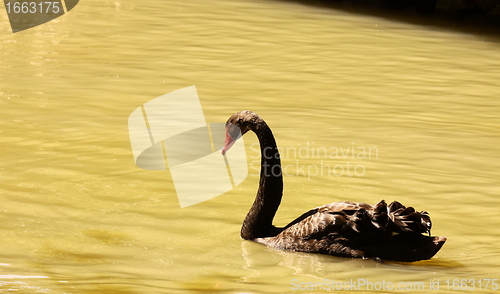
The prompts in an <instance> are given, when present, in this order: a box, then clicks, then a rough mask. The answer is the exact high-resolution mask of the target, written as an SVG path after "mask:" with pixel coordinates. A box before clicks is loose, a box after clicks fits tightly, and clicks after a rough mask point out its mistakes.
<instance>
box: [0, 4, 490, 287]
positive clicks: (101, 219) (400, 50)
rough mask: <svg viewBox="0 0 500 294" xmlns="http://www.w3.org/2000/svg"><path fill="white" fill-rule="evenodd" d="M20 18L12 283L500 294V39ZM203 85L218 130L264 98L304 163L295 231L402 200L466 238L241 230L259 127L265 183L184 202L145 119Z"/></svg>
mask: <svg viewBox="0 0 500 294" xmlns="http://www.w3.org/2000/svg"><path fill="white" fill-rule="evenodd" d="M0 19H1V21H0V23H1V25H0V28H1V31H2V33H1V34H2V38H1V41H0V46H1V50H0V52H1V56H2V57H1V58H0V67H1V68H2V70H1V71H0V81H1V84H0V85H1V88H0V148H1V154H2V156H1V157H0V158H1V164H0V177H1V178H2V185H1V186H0V199H1V203H2V205H1V213H0V235H1V236H2V242H1V245H0V248H1V250H0V252H1V253H0V291H2V292H9V291H16V292H17V293H317V292H333V291H327V290H328V289H329V288H328V287H331V280H334V281H335V282H337V281H339V282H350V281H351V280H353V281H356V282H357V281H360V283H368V282H372V283H374V284H372V286H371V287H372V288H374V289H377V287H383V288H381V290H380V291H378V292H377V293H380V292H412V291H411V290H415V289H417V290H418V289H420V290H422V289H423V290H425V291H426V292H428V291H430V292H439V293H441V292H443V293H445V292H450V293H455V292H456V291H454V287H455V289H458V288H459V287H465V288H464V289H468V290H470V291H477V293H496V292H497V291H495V290H494V289H495V283H497V282H498V280H496V281H493V280H492V281H490V283H489V284H488V285H486V283H487V279H500V276H498V272H499V267H498V264H499V263H500V256H499V249H498V247H497V244H498V243H499V242H500V238H499V233H500V231H499V228H500V221H499V217H498V216H499V213H498V209H497V207H498V205H499V204H500V200H498V197H499V196H500V195H499V194H500V189H499V187H498V176H497V173H498V172H497V171H498V170H499V167H500V164H499V160H498V159H499V156H500V148H499V135H498V127H499V126H500V119H499V117H498V113H499V112H500V102H499V101H498V97H497V95H498V93H499V92H500V86H498V80H499V78H500V61H499V60H498V58H497V56H498V49H499V43H498V39H497V38H496V37H494V36H493V37H492V36H486V35H482V34H468V33H463V32H460V31H456V30H452V29H449V28H445V27H439V26H432V25H423V24H418V23H411V22H400V21H397V20H394V19H391V18H383V17H378V16H374V15H367V14H364V15H359V14H355V13H350V12H347V11H340V10H335V9H330V8H326V7H318V6H307V5H301V4H299V3H294V2H286V1H252V0H244V1H231V0H220V1H216V2H213V1H212V2H210V3H209V2H207V3H205V2H203V1H189V2H187V1H168V2H161V3H160V2H158V1H140V2H138V1H135V2H133V1H114V2H112V1H109V2H102V1H101V2H99V1H83V2H80V3H79V4H78V6H77V7H76V8H75V9H73V10H72V11H71V12H70V13H69V14H67V15H65V16H63V17H60V18H58V19H57V20H55V21H53V22H50V23H47V24H45V25H42V26H39V27H36V28H33V29H30V30H27V31H24V32H21V33H16V34H12V33H11V32H10V27H9V24H8V21H7V16H6V14H1V16H0ZM190 85H196V86H197V89H198V94H199V96H200V99H201V103H202V107H203V110H204V114H205V117H206V120H207V121H208V122H224V121H225V120H226V119H227V118H228V117H229V116H230V115H231V114H233V113H235V112H237V111H239V110H243V109H252V110H254V111H255V112H257V113H258V114H260V115H261V116H262V117H263V118H264V119H266V121H267V122H268V124H269V125H270V126H271V128H272V129H273V132H274V134H275V136H276V139H277V142H278V145H279V146H281V147H282V148H283V150H284V154H283V165H284V167H286V170H284V171H285V179H284V181H285V196H284V199H283V202H282V205H281V207H280V209H279V211H278V214H277V218H276V220H275V223H276V225H284V224H286V223H287V222H289V221H291V220H292V219H294V218H295V217H297V216H298V215H300V214H301V213H303V212H305V211H307V210H308V209H310V208H313V207H316V206H319V205H322V204H325V203H330V202H335V201H342V200H350V201H361V202H368V203H375V202H378V201H379V200H381V199H385V200H387V201H392V200H398V201H400V202H402V203H404V204H407V205H412V206H414V207H416V208H417V209H418V210H427V211H428V212H429V213H430V215H431V217H432V220H433V224H434V226H433V234H434V235H444V236H447V237H448V241H447V243H446V244H445V246H444V247H443V248H442V250H441V251H440V252H439V253H438V254H437V255H436V256H435V257H434V258H433V259H431V260H429V261H422V262H416V263H411V264H408V263H394V262H389V263H386V264H380V263H376V262H373V261H369V260H351V259H343V258H335V257H329V256H319V255H311V254H302V253H292V252H282V251H276V250H273V249H267V248H265V247H263V246H261V245H259V244H254V243H252V242H247V241H243V240H241V239H240V237H239V230H240V226H241V222H242V220H243V218H244V216H245V214H246V212H247V210H248V209H249V207H250V205H251V203H252V201H253V197H254V195H255V190H256V188H257V181H258V180H257V177H256V176H255V175H256V173H257V172H256V170H255V168H258V163H256V162H258V159H257V158H256V155H257V153H256V151H255V145H252V144H255V143H256V142H257V141H256V139H255V136H253V135H251V134H249V135H246V137H245V140H246V141H245V142H246V145H247V155H248V164H249V176H248V178H247V179H246V180H245V181H244V182H243V183H242V184H241V185H239V186H238V187H236V188H235V189H233V190H232V191H230V192H228V193H225V194H224V195H221V196H219V197H217V198H214V199H211V200H209V201H207V202H204V203H201V204H198V205H195V206H191V207H188V208H183V209H181V208H179V204H178V200H177V198H176V195H175V190H174V186H173V184H172V180H171V177H170V174H169V172H168V171H148V170H141V169H139V168H137V166H135V163H134V161H133V157H132V151H131V147H130V142H129V135H128V129H127V119H128V116H129V115H130V113H131V112H132V111H133V110H134V109H136V108H137V107H139V106H140V105H142V104H143V103H145V102H147V101H149V100H151V99H153V98H155V97H158V96H160V95H162V94H165V93H168V92H171V91H175V90H177V89H180V88H184V87H187V86H190ZM252 146H253V147H252ZM301 148H302V150H303V151H302V153H294V152H293V150H295V151H300V150H301ZM322 148H323V149H322ZM363 148H364V149H365V150H371V153H368V152H365V153H364V154H363V153H362V150H363ZM324 150H328V152H327V153H325V151H324ZM348 150H349V151H348ZM353 151H355V152H354V155H355V156H354V158H353ZM342 152H343V153H342ZM347 152H350V153H347ZM327 165H328V166H330V167H332V169H333V170H330V169H328V168H325V166H327ZM348 166H349V167H348ZM348 168H349V169H348ZM329 171H330V173H328V172H329ZM464 279H465V280H464ZM454 280H456V281H458V284H453V282H454ZM363 281H364V282H363ZM462 281H466V284H463V285H460V282H462ZM317 282H318V283H322V284H318V285H316V286H311V285H313V284H310V283H317ZM431 282H432V283H434V284H432V285H431V284H430V283H431ZM301 283H302V284H301ZM329 283H330V284H329ZM377 283H378V284H377ZM400 283H402V284H400ZM329 285H330V286H329ZM334 285H336V284H334ZM390 285H392V287H393V288H390ZM400 286H401V287H403V289H399V288H398V287H400ZM431 286H432V287H433V289H434V290H433V289H431ZM438 286H439V290H436V289H437V287H438ZM473 286H474V287H475V288H474V289H472V287H473ZM419 287H420V288H419ZM422 287H424V288H422ZM496 287H498V286H496ZM372 288H369V287H368V285H367V286H364V288H361V285H358V288H355V287H354V288H352V287H351V288H348V289H349V290H344V291H342V292H345V293H370V292H373V291H372V290H370V289H372ZM300 289H304V290H300ZM391 289H392V291H391ZM374 291H375V290H374ZM413 292H415V291H413ZM417 292H418V291H417Z"/></svg>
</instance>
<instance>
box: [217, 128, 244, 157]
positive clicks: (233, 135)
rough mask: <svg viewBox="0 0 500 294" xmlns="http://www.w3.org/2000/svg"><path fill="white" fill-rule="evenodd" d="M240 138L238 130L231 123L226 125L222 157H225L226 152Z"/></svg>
mask: <svg viewBox="0 0 500 294" xmlns="http://www.w3.org/2000/svg"><path fill="white" fill-rule="evenodd" d="M239 137H241V131H240V128H239V127H238V126H236V125H233V124H231V123H227V124H226V141H224V147H222V150H221V152H222V155H225V154H226V152H227V151H228V150H229V149H230V148H231V147H232V146H233V145H234V143H235V142H236V140H237V139H238V138H239Z"/></svg>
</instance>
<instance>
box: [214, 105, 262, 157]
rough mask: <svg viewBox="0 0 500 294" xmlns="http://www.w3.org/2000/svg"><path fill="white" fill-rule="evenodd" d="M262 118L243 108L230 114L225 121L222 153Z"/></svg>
mask: <svg viewBox="0 0 500 294" xmlns="http://www.w3.org/2000/svg"><path fill="white" fill-rule="evenodd" d="M259 121H262V119H261V118H260V117H259V116H258V115H257V114H255V113H254V112H252V111H250V110H243V111H240V112H238V113H235V114H233V115H231V117H230V118H229V119H228V120H227V122H226V140H225V142H224V147H222V155H224V154H226V152H227V151H228V150H229V148H231V146H233V145H234V143H235V142H236V140H238V139H239V138H240V137H241V136H243V135H244V134H246V133H247V132H248V131H250V130H254V129H255V127H256V126H257V124H258V122H259Z"/></svg>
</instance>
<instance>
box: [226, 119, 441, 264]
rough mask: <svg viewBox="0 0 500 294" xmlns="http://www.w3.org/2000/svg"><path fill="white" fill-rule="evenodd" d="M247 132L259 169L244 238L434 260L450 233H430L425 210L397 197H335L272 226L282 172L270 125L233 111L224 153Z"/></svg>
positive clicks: (275, 245)
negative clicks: (256, 146)
mask: <svg viewBox="0 0 500 294" xmlns="http://www.w3.org/2000/svg"><path fill="white" fill-rule="evenodd" d="M248 131H253V132H255V134H256V135H257V137H258V139H259V143H260V148H261V172H260V183H259V189H258V191H257V196H256V198H255V202H254V203H253V205H252V208H251V209H250V211H249V212H248V214H247V216H246V218H245V220H244V222H243V226H242V228H241V237H242V238H243V239H245V240H252V241H255V242H258V243H262V244H265V245H267V246H269V247H273V248H278V249H285V250H293V251H301V252H310V253H321V254H329V255H334V256H341V257H358V258H373V259H376V260H394V261H417V260H423V259H430V258H431V257H433V256H434V255H435V254H436V253H437V252H438V251H439V249H441V247H442V246H443V244H444V243H445V242H446V237H431V236H430V229H431V220H430V218H429V215H428V214H427V212H425V211H421V212H417V211H415V209H414V208H413V207H405V206H404V205H402V204H401V203H399V202H396V201H394V202H392V203H391V204H389V205H387V204H386V203H385V201H384V200H382V201H380V202H379V203H377V204H375V205H370V204H365V203H354V202H336V203H332V204H327V205H324V206H320V207H317V208H314V209H312V210H310V211H308V212H306V213H304V214H303V215H301V216H300V217H298V218H297V219H295V220H294V221H292V222H291V223H289V224H288V225H286V226H285V227H284V228H277V227H275V226H273V218H274V215H275V214H276V211H277V210H278V207H279V205H280V202H281V197H282V194H283V177H282V172H281V163H280V155H279V152H278V148H277V147H276V141H275V139H274V136H273V133H272V132H271V129H270V128H269V127H268V125H267V124H266V123H265V122H264V120H263V119H262V118H260V117H259V116H258V115H257V114H255V113H253V112H251V111H249V110H245V111H241V112H238V113H236V114H234V115H232V116H231V117H230V118H229V119H228V121H227V123H226V141H225V143H224V147H223V148H222V154H223V155H224V154H225V153H226V152H227V151H228V150H229V148H231V146H232V145H233V144H234V142H235V141H236V140H237V139H238V138H239V137H241V136H243V135H244V134H245V133H247V132H248ZM424 234H428V236H425V235H424Z"/></svg>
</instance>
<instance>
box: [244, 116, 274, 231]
mask: <svg viewBox="0 0 500 294" xmlns="http://www.w3.org/2000/svg"><path fill="white" fill-rule="evenodd" d="M253 131H254V132H255V133H256V134H257V137H258V138H259V142H260V151H261V170H260V182H259V190H258V191H257V196H256V198H255V202H254V203H253V205H252V208H250V211H249V212H248V214H247V216H246V218H245V220H244V221H243V226H242V228H241V237H242V238H243V239H246V240H252V239H255V238H261V237H270V236H274V235H276V234H277V229H276V228H275V227H274V226H273V218H274V215H275V214H276V211H277V210H278V207H279V205H280V203H281V197H282V194H283V177H282V172H281V161H280V154H279V152H278V148H277V146H276V140H275V139H274V136H273V133H272V132H271V129H270V128H269V127H268V126H267V124H266V123H265V122H264V121H260V122H259V123H258V124H257V125H256V127H255V129H253Z"/></svg>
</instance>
